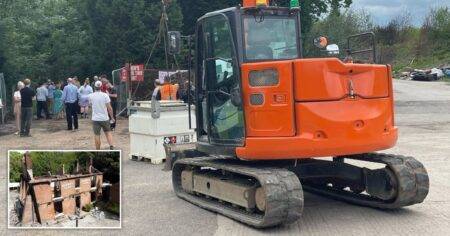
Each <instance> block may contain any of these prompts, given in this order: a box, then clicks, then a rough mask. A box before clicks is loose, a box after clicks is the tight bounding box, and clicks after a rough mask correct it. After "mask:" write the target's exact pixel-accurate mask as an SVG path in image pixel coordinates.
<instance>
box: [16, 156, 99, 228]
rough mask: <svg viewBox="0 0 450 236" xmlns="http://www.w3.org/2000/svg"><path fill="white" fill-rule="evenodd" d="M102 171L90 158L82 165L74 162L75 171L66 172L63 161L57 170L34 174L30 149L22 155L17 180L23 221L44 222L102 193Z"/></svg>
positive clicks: (74, 213) (30, 222) (71, 212)
mask: <svg viewBox="0 0 450 236" xmlns="http://www.w3.org/2000/svg"><path fill="white" fill-rule="evenodd" d="M102 184H103V173H102V172H100V171H98V170H97V169H95V168H94V167H93V165H92V158H91V159H90V160H89V161H88V163H87V164H86V168H85V169H81V168H80V165H79V163H78V162H77V165H76V169H75V173H73V174H66V173H65V170H64V165H63V166H62V169H61V171H60V173H58V174H56V175H52V174H51V173H49V174H48V175H46V176H39V177H35V176H33V169H32V160H31V157H30V155H29V153H28V152H27V153H25V154H24V156H23V158H22V174H21V180H20V190H19V191H20V195H19V198H20V201H19V202H20V204H19V205H20V206H18V208H19V209H18V212H19V215H20V218H21V222H22V224H32V223H35V222H38V223H41V224H44V223H46V222H49V221H51V220H55V219H56V217H58V216H60V215H61V214H63V215H66V216H71V215H76V214H77V212H79V209H82V208H83V207H84V206H86V205H88V204H90V203H91V202H93V201H96V200H97V199H100V197H101V196H102Z"/></svg>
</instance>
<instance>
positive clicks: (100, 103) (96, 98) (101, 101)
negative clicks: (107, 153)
mask: <svg viewBox="0 0 450 236" xmlns="http://www.w3.org/2000/svg"><path fill="white" fill-rule="evenodd" d="M101 87H102V82H101V81H96V82H95V84H94V91H95V92H94V93H91V94H89V103H90V104H91V106H92V124H93V129H94V135H95V148H96V149H97V150H100V146H101V141H100V131H101V130H102V129H103V132H104V133H105V136H106V140H107V141H108V144H109V149H111V150H113V149H114V146H113V140H112V133H111V126H110V122H111V123H113V122H115V120H114V116H113V110H112V107H111V99H110V98H109V96H108V94H106V93H104V92H102V91H101ZM108 114H109V116H108ZM109 117H111V120H110V119H109Z"/></svg>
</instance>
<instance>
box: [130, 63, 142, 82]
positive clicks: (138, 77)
mask: <svg viewBox="0 0 450 236" xmlns="http://www.w3.org/2000/svg"><path fill="white" fill-rule="evenodd" d="M131 81H144V65H143V64H140V65H132V66H131Z"/></svg>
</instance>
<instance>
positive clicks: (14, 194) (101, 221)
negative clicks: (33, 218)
mask: <svg viewBox="0 0 450 236" xmlns="http://www.w3.org/2000/svg"><path fill="white" fill-rule="evenodd" d="M14 204H19V192H18V190H11V191H9V204H8V211H9V213H10V215H9V219H10V220H9V225H10V226H11V227H21V225H17V223H19V221H18V215H17V212H16V211H15V209H14ZM93 212H94V210H92V211H91V212H89V213H87V212H83V213H82V214H81V215H82V217H81V219H80V220H78V227H89V228H92V227H100V228H101V227H114V228H117V227H120V219H119V217H118V216H116V215H114V214H111V213H108V212H105V211H101V210H98V211H96V212H98V213H99V212H102V214H103V217H102V218H98V217H95V216H94V213H93ZM26 227H43V226H42V225H41V224H37V223H36V224H33V225H26ZM44 227H55V228H64V227H72V228H73V227H76V221H75V220H70V219H69V218H68V217H64V218H62V219H60V220H57V221H54V222H52V223H51V224H50V225H49V226H44Z"/></svg>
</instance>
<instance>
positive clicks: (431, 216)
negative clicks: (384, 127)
mask: <svg viewBox="0 0 450 236" xmlns="http://www.w3.org/2000/svg"><path fill="white" fill-rule="evenodd" d="M394 87H395V97H396V100H397V102H396V123H397V125H398V126H399V130H400V138H399V141H398V145H397V146H396V147H395V148H393V149H390V150H387V151H386V152H388V153H394V154H402V155H411V156H414V157H416V158H417V159H418V160H420V161H421V162H423V163H424V165H425V167H426V168H427V170H428V172H429V176H430V181H431V186H430V193H429V195H428V197H427V199H426V200H425V202H424V203H422V204H419V205H414V206H411V207H407V208H404V209H400V210H394V211H382V210H376V209H371V208H365V207H359V206H354V205H350V204H346V203H343V202H339V201H334V200H330V199H327V198H323V197H319V196H316V195H312V194H305V210H304V214H303V217H302V219H301V220H299V221H298V222H296V223H294V224H291V225H285V226H280V227H276V228H271V229H266V230H256V229H253V228H250V227H248V226H246V225H243V224H240V223H238V222H235V221H233V220H230V219H228V218H226V217H223V216H221V215H217V214H214V213H211V212H209V211H206V210H203V209H200V208H198V207H196V206H194V205H191V204H189V203H187V202H185V201H183V200H180V199H178V198H177V197H176V196H175V195H174V193H173V192H172V185H171V173H170V172H163V171H161V169H162V168H163V166H162V165H158V166H155V165H151V164H149V163H143V162H135V161H131V160H129V159H128V153H129V145H128V138H127V132H126V131H127V128H126V127H127V124H126V120H123V121H121V122H120V123H119V127H120V128H119V130H118V131H116V134H115V139H116V140H117V141H118V143H119V145H118V146H119V147H120V148H121V149H122V150H123V159H122V171H123V174H122V176H123V182H122V186H123V187H122V210H123V214H122V215H123V222H122V224H123V228H122V230H83V232H84V233H86V234H89V235H91V234H93V235H273V234H276V235H300V234H301V235H450V85H449V84H447V83H445V82H433V83H426V82H413V81H395V84H394ZM83 122H84V123H86V124H87V121H83ZM84 123H83V124H84ZM55 126H56V127H62V128H63V127H64V124H63V123H60V124H58V125H52V126H51V127H50V126H48V127H38V128H36V129H35V130H36V131H35V134H34V136H35V137H34V138H31V139H18V138H17V137H15V136H14V135H7V136H0V176H1V179H0V184H1V185H2V186H6V179H5V177H6V150H7V149H14V148H23V147H24V146H26V147H29V148H30V147H31V148H33V149H38V148H48V147H49V145H54V144H51V143H50V144H49V143H48V139H45V138H44V137H47V136H48V133H45V132H50V131H51V132H52V133H51V136H50V137H53V136H54V135H60V136H61V137H60V138H59V140H58V147H62V148H65V149H70V148H71V147H73V148H80V149H92V141H91V137H90V136H89V134H90V127H89V128H88V127H84V128H82V130H80V131H79V132H78V133H75V134H70V133H67V131H63V130H59V131H58V130H56V131H55ZM49 130H50V131H49ZM41 132H43V134H41ZM41 137H42V138H41ZM55 147H56V146H55ZM5 190H6V189H5V188H3V191H2V193H1V194H0V197H1V198H0V210H1V211H2V212H3V213H4V214H1V215H0V222H1V226H0V227H1V228H0V235H6V234H7V233H10V234H11V233H14V234H16V235H28V234H31V233H32V234H35V235H61V233H62V232H64V233H66V234H69V235H72V234H73V235H75V234H77V235H80V232H79V231H73V230H72V231H60V230H51V231H43V230H40V231H36V232H31V231H20V230H15V231H6V229H5V227H6V225H7V223H6V209H7V207H6V202H7V200H6V191H5Z"/></svg>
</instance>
